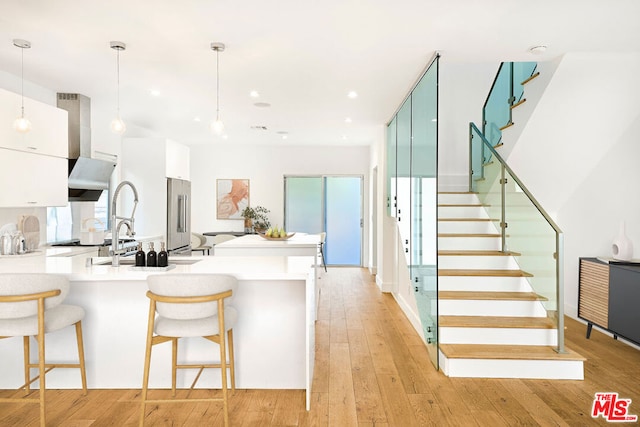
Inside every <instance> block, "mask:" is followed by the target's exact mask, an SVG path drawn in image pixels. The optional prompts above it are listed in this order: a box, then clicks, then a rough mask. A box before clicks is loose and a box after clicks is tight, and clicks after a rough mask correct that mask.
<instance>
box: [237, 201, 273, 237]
mask: <svg viewBox="0 0 640 427" xmlns="http://www.w3.org/2000/svg"><path fill="white" fill-rule="evenodd" d="M269 212H270V211H269V209H267V208H265V207H263V206H256V207H255V208H252V207H251V206H247V207H246V208H244V210H243V211H242V214H241V215H242V217H243V218H244V228H245V231H247V229H250V230H254V231H256V232H264V231H265V230H266V229H268V228H269V227H270V226H271V223H270V222H269V217H267V214H268V213H269Z"/></svg>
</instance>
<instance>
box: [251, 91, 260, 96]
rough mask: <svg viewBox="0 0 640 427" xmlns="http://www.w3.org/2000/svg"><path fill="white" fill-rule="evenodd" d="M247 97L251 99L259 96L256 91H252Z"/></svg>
mask: <svg viewBox="0 0 640 427" xmlns="http://www.w3.org/2000/svg"><path fill="white" fill-rule="evenodd" d="M249 96H250V97H252V98H259V97H260V94H259V93H258V91H257V90H252V91H251V92H249Z"/></svg>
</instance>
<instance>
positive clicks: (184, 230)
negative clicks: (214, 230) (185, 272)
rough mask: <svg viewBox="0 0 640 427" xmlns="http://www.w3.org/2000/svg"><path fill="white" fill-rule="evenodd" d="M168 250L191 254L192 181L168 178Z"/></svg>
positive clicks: (172, 252) (175, 253)
mask: <svg viewBox="0 0 640 427" xmlns="http://www.w3.org/2000/svg"><path fill="white" fill-rule="evenodd" d="M167 252H169V254H170V255H187V256H190V255H191V182H190V181H186V180H183V179H176V178H167Z"/></svg>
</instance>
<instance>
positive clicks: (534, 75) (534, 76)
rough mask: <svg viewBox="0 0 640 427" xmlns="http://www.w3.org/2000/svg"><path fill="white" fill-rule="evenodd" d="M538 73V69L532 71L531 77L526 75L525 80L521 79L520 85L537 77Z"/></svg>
mask: <svg viewBox="0 0 640 427" xmlns="http://www.w3.org/2000/svg"><path fill="white" fill-rule="evenodd" d="M539 75H540V71H537V72H536V73H534V74H533V75H532V76H531V77H527V78H526V79H525V80H523V81H522V82H521V83H520V84H521V85H526V84H527V83H529V82H530V81H531V80H533V79H535V78H536V77H538V76H539Z"/></svg>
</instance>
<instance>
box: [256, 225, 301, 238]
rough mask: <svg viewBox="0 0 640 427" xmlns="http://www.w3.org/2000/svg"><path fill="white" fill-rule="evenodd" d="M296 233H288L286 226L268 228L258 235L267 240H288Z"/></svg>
mask: <svg viewBox="0 0 640 427" xmlns="http://www.w3.org/2000/svg"><path fill="white" fill-rule="evenodd" d="M294 234H296V233H287V232H286V231H285V230H284V228H278V227H273V228H271V227H270V228H268V229H267V231H265V232H264V233H258V236H260V237H262V238H263V239H267V240H287V239H290V238H291V237H292V236H293V235H294Z"/></svg>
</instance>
